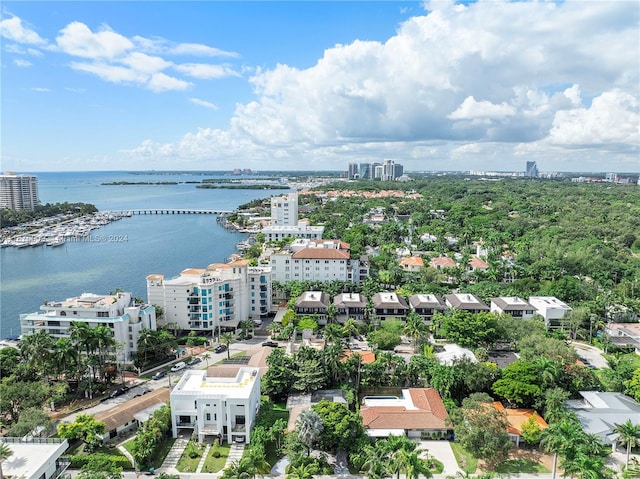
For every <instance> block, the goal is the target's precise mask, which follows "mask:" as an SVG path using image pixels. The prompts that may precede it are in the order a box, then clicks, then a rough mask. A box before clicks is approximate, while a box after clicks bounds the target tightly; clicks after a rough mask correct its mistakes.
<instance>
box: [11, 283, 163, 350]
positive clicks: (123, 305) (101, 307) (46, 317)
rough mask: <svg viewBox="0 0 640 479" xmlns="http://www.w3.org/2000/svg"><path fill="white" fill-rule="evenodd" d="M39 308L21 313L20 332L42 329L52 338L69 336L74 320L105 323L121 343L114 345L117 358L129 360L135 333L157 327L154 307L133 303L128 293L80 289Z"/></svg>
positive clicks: (136, 338)
mask: <svg viewBox="0 0 640 479" xmlns="http://www.w3.org/2000/svg"><path fill="white" fill-rule="evenodd" d="M40 310H41V312H36V313H28V314H21V315H20V329H21V330H22V334H23V335H26V334H32V333H34V332H36V331H38V330H41V329H43V330H45V331H46V332H47V333H49V334H50V335H51V336H52V337H53V338H55V339H58V338H68V337H70V328H71V325H72V324H73V323H78V322H81V323H87V324H88V325H89V326H91V327H97V326H99V325H103V326H107V327H108V328H110V329H111V331H112V332H113V338H114V339H115V340H116V343H117V344H118V345H119V346H121V347H118V348H117V349H116V356H117V360H118V361H125V362H129V361H131V354H132V353H135V352H137V351H138V336H139V335H140V332H141V331H142V330H143V329H153V330H155V329H156V310H155V308H154V307H153V306H151V305H150V304H144V305H143V304H136V303H135V302H134V301H133V298H132V297H131V293H125V292H118V293H116V294H113V295H99V294H93V293H83V294H81V295H80V296H78V297H75V298H69V299H66V300H64V301H51V302H48V303H46V304H44V305H43V306H40Z"/></svg>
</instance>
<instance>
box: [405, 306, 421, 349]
mask: <svg viewBox="0 0 640 479" xmlns="http://www.w3.org/2000/svg"><path fill="white" fill-rule="evenodd" d="M402 332H403V333H404V334H406V335H407V336H409V337H410V338H411V339H412V340H413V350H414V351H417V350H418V343H419V341H420V338H422V337H423V336H424V335H425V334H426V333H427V325H426V324H425V323H424V320H423V319H422V317H421V316H420V315H419V314H418V313H416V312H415V311H414V310H411V311H409V313H408V314H407V321H406V323H405V325H404V328H403V330H402Z"/></svg>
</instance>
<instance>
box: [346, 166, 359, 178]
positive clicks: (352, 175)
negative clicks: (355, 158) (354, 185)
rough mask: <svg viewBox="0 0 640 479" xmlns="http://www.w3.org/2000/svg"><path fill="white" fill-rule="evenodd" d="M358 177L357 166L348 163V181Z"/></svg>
mask: <svg viewBox="0 0 640 479" xmlns="http://www.w3.org/2000/svg"><path fill="white" fill-rule="evenodd" d="M358 176H359V175H358V164H357V163H349V170H348V176H347V178H349V179H350V180H353V179H355V178H357V177H358Z"/></svg>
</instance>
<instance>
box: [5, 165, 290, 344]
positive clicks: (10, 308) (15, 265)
mask: <svg viewBox="0 0 640 479" xmlns="http://www.w3.org/2000/svg"><path fill="white" fill-rule="evenodd" d="M34 174H35V175H36V176H38V186H39V192H40V201H41V202H42V203H43V204H44V203H58V202H64V201H68V202H84V203H92V204H94V205H96V207H97V208H98V209H99V210H100V211H106V210H112V211H113V210H130V209H143V208H176V209H189V208H191V209H214V210H234V209H236V208H237V207H238V206H239V205H241V204H244V203H247V202H249V201H251V200H252V199H255V198H268V197H269V196H272V195H279V194H284V193H285V192H286V190H226V189H198V188H196V185H195V184H178V185H135V186H134V185H126V186H106V185H102V184H101V183H105V182H113V181H129V182H134V181H146V182H152V181H199V180H201V179H203V178H220V177H222V176H221V175H220V174H218V175H216V174H194V173H175V174H144V175H142V174H131V173H127V172H72V173H34ZM216 219H217V217H216V215H133V216H131V217H129V218H123V219H121V220H119V221H116V222H113V223H111V224H109V225H107V226H103V227H102V228H100V229H97V230H93V231H92V232H91V235H90V236H89V238H92V239H95V238H96V237H99V238H101V239H104V240H103V241H76V242H67V243H65V244H64V245H63V246H59V247H56V248H52V247H47V246H38V247H34V248H2V249H1V250H0V255H1V256H0V337H8V336H17V335H18V334H20V317H19V315H20V314H21V313H29V312H34V311H37V310H38V309H39V307H40V305H42V304H43V302H44V301H54V300H62V299H66V298H70V297H72V296H77V295H79V294H82V293H85V292H91V293H97V294H108V293H110V292H113V291H114V290H115V289H116V288H120V289H122V290H125V291H132V292H133V294H134V296H136V297H139V298H143V299H145V300H146V296H147V294H146V281H145V278H146V276H147V275H149V274H154V273H160V274H164V275H165V276H166V277H173V276H176V275H177V274H178V273H179V272H180V271H182V270H184V269H186V268H204V267H206V266H207V265H209V264H211V263H219V262H224V261H226V260H227V259H228V258H229V256H230V255H231V254H232V253H234V252H235V250H236V248H235V245H236V243H237V242H238V241H241V240H242V239H244V238H245V237H246V234H243V233H238V232H235V231H230V230H227V229H225V228H223V227H222V226H220V225H219V224H218V223H217V221H216Z"/></svg>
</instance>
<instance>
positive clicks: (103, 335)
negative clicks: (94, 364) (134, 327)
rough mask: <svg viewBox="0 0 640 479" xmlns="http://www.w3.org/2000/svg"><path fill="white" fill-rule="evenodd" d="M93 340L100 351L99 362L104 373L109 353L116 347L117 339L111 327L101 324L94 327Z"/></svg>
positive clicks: (101, 371)
mask: <svg viewBox="0 0 640 479" xmlns="http://www.w3.org/2000/svg"><path fill="white" fill-rule="evenodd" d="M93 341H94V342H95V345H96V349H97V352H98V364H99V368H100V373H101V374H102V373H103V372H104V367H105V365H106V361H107V354H108V353H109V352H110V351H113V349H114V348H115V346H116V340H115V338H114V337H113V332H112V331H111V329H110V328H108V327H107V326H105V325H103V324H100V325H98V326H97V327H95V328H94V329H93Z"/></svg>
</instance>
